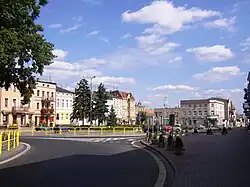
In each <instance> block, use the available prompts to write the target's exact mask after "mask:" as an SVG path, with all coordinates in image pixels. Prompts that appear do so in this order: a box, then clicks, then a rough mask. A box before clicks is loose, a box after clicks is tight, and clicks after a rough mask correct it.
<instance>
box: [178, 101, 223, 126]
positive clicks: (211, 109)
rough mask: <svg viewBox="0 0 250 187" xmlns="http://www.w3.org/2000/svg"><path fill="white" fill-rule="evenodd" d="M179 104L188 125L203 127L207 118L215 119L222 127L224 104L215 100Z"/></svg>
mask: <svg viewBox="0 0 250 187" xmlns="http://www.w3.org/2000/svg"><path fill="white" fill-rule="evenodd" d="M180 104H181V108H183V109H184V110H185V111H184V114H185V116H186V122H187V124H189V125H204V124H206V121H207V119H208V118H215V119H217V124H218V125H222V124H223V121H224V120H225V104H224V102H223V101H221V100H218V99H216V98H209V99H197V100H181V102H180Z"/></svg>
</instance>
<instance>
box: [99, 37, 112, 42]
mask: <svg viewBox="0 0 250 187" xmlns="http://www.w3.org/2000/svg"><path fill="white" fill-rule="evenodd" d="M98 39H99V40H100V41H103V42H104V43H106V44H109V43H110V42H109V39H108V38H104V37H98Z"/></svg>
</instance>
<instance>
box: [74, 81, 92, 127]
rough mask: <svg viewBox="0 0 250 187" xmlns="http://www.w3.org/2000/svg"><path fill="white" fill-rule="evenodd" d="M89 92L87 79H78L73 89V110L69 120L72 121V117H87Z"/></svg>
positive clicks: (81, 118)
mask: <svg viewBox="0 0 250 187" xmlns="http://www.w3.org/2000/svg"><path fill="white" fill-rule="evenodd" d="M90 94H91V92H90V89H89V85H88V81H87V80H86V79H82V80H80V82H79V83H77V88H76V89H75V98H74V101H73V106H72V107H73V112H72V114H71V116H70V120H71V122H73V120H74V119H79V120H82V121H84V119H85V118H86V117H89V110H90Z"/></svg>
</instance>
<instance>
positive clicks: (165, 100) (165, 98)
mask: <svg viewBox="0 0 250 187" xmlns="http://www.w3.org/2000/svg"><path fill="white" fill-rule="evenodd" d="M167 99H168V97H164V103H163V107H164V116H165V118H166V117H167ZM164 124H165V125H166V120H164V118H163V125H164Z"/></svg>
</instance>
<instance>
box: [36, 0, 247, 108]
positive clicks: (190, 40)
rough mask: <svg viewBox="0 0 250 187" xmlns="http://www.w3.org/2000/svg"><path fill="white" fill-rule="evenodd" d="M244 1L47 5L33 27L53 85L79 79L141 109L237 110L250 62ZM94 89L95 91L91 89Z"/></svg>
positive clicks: (63, 1) (81, 0) (84, 0)
mask: <svg viewBox="0 0 250 187" xmlns="http://www.w3.org/2000/svg"><path fill="white" fill-rule="evenodd" d="M249 9H250V1H237V0H220V1H211V0H203V1H200V0H185V1H184V0H183V1H177V0H173V1H152V0H136V1H135V0H126V1H121V0H74V1H72V0H71V1H69V0H53V1H52V0H50V2H49V4H48V5H47V6H46V7H44V8H43V9H42V11H41V15H40V18H39V20H38V23H40V24H42V25H43V26H44V29H45V30H44V34H45V36H46V38H47V39H48V40H49V41H50V42H52V43H54V44H55V50H54V53H55V55H57V58H56V59H55V60H54V63H53V64H52V65H51V66H50V67H48V68H46V70H45V72H44V76H43V79H49V77H50V78H51V79H52V80H53V81H56V82H57V83H58V84H59V85H62V86H63V87H68V88H74V87H75V84H76V82H78V81H79V80H80V79H81V77H86V78H89V77H91V76H96V78H95V79H93V83H94V85H97V84H99V83H100V82H103V83H104V84H105V85H106V86H107V88H108V89H117V88H118V89H120V90H123V91H128V92H132V93H133V94H134V95H135V98H136V100H138V101H139V100H140V101H142V102H143V103H144V104H145V105H146V106H148V107H161V106H162V105H163V101H164V97H168V105H169V106H177V104H178V102H179V100H180V99H191V98H206V97H210V96H222V97H226V98H227V97H230V98H232V100H233V101H234V102H235V103H236V104H237V108H238V109H241V105H242V104H241V103H242V97H243V91H242V89H243V88H244V86H245V84H246V76H247V72H248V71H249V65H250V29H249V26H248V24H247V23H249V22H250V12H249V11H248V10H249ZM95 87H96V86H95Z"/></svg>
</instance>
